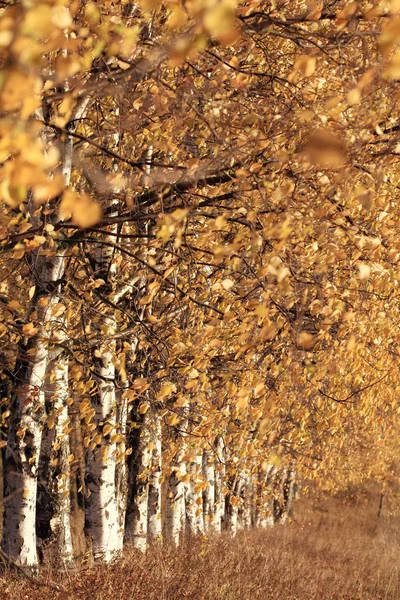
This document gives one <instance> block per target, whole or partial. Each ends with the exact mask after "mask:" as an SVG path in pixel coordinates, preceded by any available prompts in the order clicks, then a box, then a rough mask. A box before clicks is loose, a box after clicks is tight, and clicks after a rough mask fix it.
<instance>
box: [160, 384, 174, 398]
mask: <svg viewBox="0 0 400 600" xmlns="http://www.w3.org/2000/svg"><path fill="white" fill-rule="evenodd" d="M171 394H172V384H171V383H166V384H165V385H163V386H161V389H160V391H159V392H158V394H157V400H163V399H164V398H167V397H168V396H170V395H171Z"/></svg>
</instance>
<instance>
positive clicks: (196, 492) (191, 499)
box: [185, 454, 204, 536]
mask: <svg viewBox="0 0 400 600" xmlns="http://www.w3.org/2000/svg"><path fill="white" fill-rule="evenodd" d="M202 466H203V458H202V455H201V454H196V456H195V458H194V461H193V463H192V464H190V465H188V468H187V471H188V474H189V475H190V481H189V482H188V483H187V484H186V486H185V487H186V490H185V492H186V493H185V505H186V511H185V512H186V525H187V530H188V533H189V535H191V536H196V535H203V534H204V517H203V494H202V483H203V482H202V478H201V476H202Z"/></svg>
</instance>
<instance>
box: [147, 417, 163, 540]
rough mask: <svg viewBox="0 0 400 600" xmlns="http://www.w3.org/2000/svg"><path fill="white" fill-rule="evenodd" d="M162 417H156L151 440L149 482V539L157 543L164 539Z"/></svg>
mask: <svg viewBox="0 0 400 600" xmlns="http://www.w3.org/2000/svg"><path fill="white" fill-rule="evenodd" d="M161 434H162V429H161V417H160V416H159V415H156V416H155V419H154V425H153V430H152V434H151V440H152V442H153V454H152V459H151V474H150V481H149V509H148V510H149V512H148V537H149V541H157V540H160V539H161V537H162V521H161V469H162V464H161V460H162V442H161Z"/></svg>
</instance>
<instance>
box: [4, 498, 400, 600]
mask: <svg viewBox="0 0 400 600" xmlns="http://www.w3.org/2000/svg"><path fill="white" fill-rule="evenodd" d="M375 500H376V498H374V499H369V501H368V502H365V503H364V504H354V505H349V504H348V503H346V502H345V501H343V500H342V501H340V500H336V501H326V502H321V501H320V502H319V503H318V504H313V503H312V502H310V501H308V502H302V503H301V505H300V507H299V508H298V510H297V517H296V519H295V521H294V522H293V523H292V524H288V525H284V526H278V527H276V528H275V529H273V530H267V531H251V532H241V533H240V534H239V535H238V536H237V537H236V538H235V539H232V538H230V537H229V536H228V535H226V534H224V535H221V536H219V537H217V538H214V539H209V540H195V541H192V542H189V541H187V542H186V543H185V544H184V545H183V546H182V547H181V548H179V549H175V548H172V547H170V546H168V545H166V544H165V545H159V546H158V547H155V548H153V549H151V550H150V551H149V552H148V553H147V554H146V555H141V554H139V553H137V552H134V551H127V552H126V554H125V556H124V558H123V559H122V560H120V561H119V562H118V563H116V564H114V565H112V566H110V567H108V568H106V567H96V568H90V569H83V570H79V571H75V572H73V573H70V574H69V575H67V574H66V573H59V572H55V571H53V572H50V571H43V573H42V575H41V579H40V581H41V582H42V583H43V585H42V586H36V585H34V584H33V583H32V582H29V581H27V580H25V579H24V578H23V577H22V576H21V575H18V574H13V573H11V572H10V571H7V572H5V573H2V574H1V577H0V598H5V599H7V600H8V599H10V600H39V599H40V600H50V599H51V600H67V599H68V600H72V599H74V600H184V599H189V598H190V599H191V600H256V599H260V600H399V598H400V570H399V556H400V519H399V518H398V517H396V518H395V517H388V516H386V517H385V516H384V517H383V518H380V519H377V508H378V500H376V501H375ZM50 582H53V583H56V584H58V585H61V586H62V587H63V591H59V592H57V591H56V590H54V589H53V588H49V587H47V584H48V583H50Z"/></svg>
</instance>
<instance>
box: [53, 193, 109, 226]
mask: <svg viewBox="0 0 400 600" xmlns="http://www.w3.org/2000/svg"><path fill="white" fill-rule="evenodd" d="M59 216H60V219H62V220H63V221H66V220H68V219H71V220H72V222H73V223H74V224H75V225H77V226H78V227H83V228H84V227H92V226H93V225H96V223H98V222H99V221H100V219H101V216H102V209H101V206H100V204H99V203H98V202H96V201H94V200H92V198H91V197H90V196H89V195H88V194H77V193H75V192H72V191H71V190H66V191H65V192H64V195H63V197H62V200H61V203H60V208H59Z"/></svg>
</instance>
